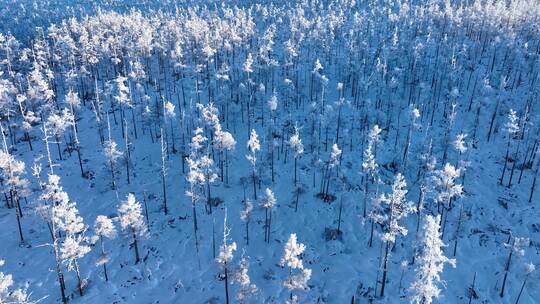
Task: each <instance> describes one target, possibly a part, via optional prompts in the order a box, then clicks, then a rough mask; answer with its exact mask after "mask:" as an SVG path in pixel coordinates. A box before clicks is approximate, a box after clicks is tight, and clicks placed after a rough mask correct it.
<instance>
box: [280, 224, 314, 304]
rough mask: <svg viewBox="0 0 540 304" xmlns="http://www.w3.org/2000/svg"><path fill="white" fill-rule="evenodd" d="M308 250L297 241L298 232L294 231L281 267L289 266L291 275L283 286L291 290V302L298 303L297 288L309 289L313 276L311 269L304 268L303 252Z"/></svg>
mask: <svg viewBox="0 0 540 304" xmlns="http://www.w3.org/2000/svg"><path fill="white" fill-rule="evenodd" d="M304 250H306V246H305V245H304V244H302V243H298V242H297V238H296V234H295V233H292V234H291V235H290V237H289V240H288V241H287V244H285V249H284V253H283V257H282V258H281V261H280V265H281V267H284V266H287V268H288V269H289V275H288V276H287V279H286V280H285V281H284V282H283V286H284V287H285V288H287V289H288V290H289V301H290V303H298V298H297V297H296V296H295V295H293V292H294V291H295V290H305V289H308V288H309V287H308V284H307V283H308V281H309V279H310V278H311V269H309V268H304V264H303V262H302V259H301V254H302V253H303V252H304Z"/></svg>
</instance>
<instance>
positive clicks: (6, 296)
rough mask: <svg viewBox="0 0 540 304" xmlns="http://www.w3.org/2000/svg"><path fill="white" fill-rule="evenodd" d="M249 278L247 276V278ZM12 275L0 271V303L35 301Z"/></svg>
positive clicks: (2, 262)
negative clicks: (17, 284) (18, 285)
mask: <svg viewBox="0 0 540 304" xmlns="http://www.w3.org/2000/svg"><path fill="white" fill-rule="evenodd" d="M4 264H5V261H4V260H0V267H2V266H4ZM248 279H249V278H248ZM13 284H14V283H13V277H12V276H11V275H10V274H5V273H3V272H1V271H0V303H2V304H4V303H5V304H10V303H14V304H15V303H16V304H30V303H36V302H34V301H32V300H30V295H29V294H28V293H27V291H26V290H25V289H21V288H17V289H15V290H14V289H13V288H12V286H13Z"/></svg>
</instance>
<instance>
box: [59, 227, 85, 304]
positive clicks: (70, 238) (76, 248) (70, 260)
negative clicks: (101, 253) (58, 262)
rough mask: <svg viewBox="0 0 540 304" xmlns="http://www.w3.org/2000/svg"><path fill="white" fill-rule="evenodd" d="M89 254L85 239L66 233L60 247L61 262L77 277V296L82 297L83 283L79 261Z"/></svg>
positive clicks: (79, 235) (78, 235)
mask: <svg viewBox="0 0 540 304" xmlns="http://www.w3.org/2000/svg"><path fill="white" fill-rule="evenodd" d="M89 252H90V246H88V245H87V244H86V238H85V237H84V236H82V235H81V234H77V235H75V234H72V233H68V234H67V235H66V238H65V239H64V241H63V242H62V247H60V254H61V258H62V262H63V263H64V264H66V266H67V270H68V271H75V274H76V275H77V281H78V284H77V287H78V289H79V294H80V295H81V297H82V295H83V287H84V282H83V280H82V278H81V270H80V265H79V260H80V259H82V258H83V257H84V256H85V255H87V254H88V253H89Z"/></svg>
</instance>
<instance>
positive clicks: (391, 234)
mask: <svg viewBox="0 0 540 304" xmlns="http://www.w3.org/2000/svg"><path fill="white" fill-rule="evenodd" d="M406 187H407V183H406V182H405V178H404V177H403V175H401V173H398V174H397V175H396V177H395V179H394V183H393V184H392V192H391V193H390V194H385V193H383V194H381V196H380V197H379V198H378V199H377V200H376V201H375V202H376V204H375V205H374V210H372V212H371V214H370V217H371V218H372V220H373V221H374V222H375V223H378V224H379V225H381V227H382V232H383V233H382V234H381V239H382V241H383V242H384V244H385V246H384V248H385V250H384V258H383V263H382V264H383V277H382V281H381V282H382V286H381V297H382V296H384V290H385V286H386V277H387V273H388V268H387V265H388V254H389V250H390V246H391V245H392V244H393V243H394V242H395V241H396V238H397V237H398V236H400V235H403V236H405V235H407V232H408V231H407V229H406V228H405V227H403V226H401V224H400V220H401V219H403V218H405V217H407V215H409V214H410V213H412V212H413V211H414V210H415V207H414V205H413V203H412V202H410V201H407V199H406V197H405V196H406V194H407V189H406Z"/></svg>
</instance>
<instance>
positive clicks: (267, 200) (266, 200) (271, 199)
mask: <svg viewBox="0 0 540 304" xmlns="http://www.w3.org/2000/svg"><path fill="white" fill-rule="evenodd" d="M275 205H276V197H275V195H274V192H272V190H270V189H269V188H266V190H265V191H264V196H263V197H262V199H261V206H262V207H263V208H264V241H265V242H267V243H270V225H271V224H272V210H273V209H274V206H275Z"/></svg>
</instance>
